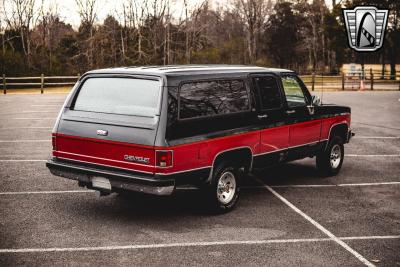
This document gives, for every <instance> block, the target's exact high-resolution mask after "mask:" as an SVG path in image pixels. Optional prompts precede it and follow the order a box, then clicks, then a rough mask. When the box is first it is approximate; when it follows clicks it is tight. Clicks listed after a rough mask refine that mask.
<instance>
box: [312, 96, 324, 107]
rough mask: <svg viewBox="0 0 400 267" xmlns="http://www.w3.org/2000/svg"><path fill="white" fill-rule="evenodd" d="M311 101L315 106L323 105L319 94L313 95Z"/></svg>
mask: <svg viewBox="0 0 400 267" xmlns="http://www.w3.org/2000/svg"><path fill="white" fill-rule="evenodd" d="M311 102H312V105H313V106H321V104H322V103H321V98H319V97H318V96H316V95H313V96H312V98H311Z"/></svg>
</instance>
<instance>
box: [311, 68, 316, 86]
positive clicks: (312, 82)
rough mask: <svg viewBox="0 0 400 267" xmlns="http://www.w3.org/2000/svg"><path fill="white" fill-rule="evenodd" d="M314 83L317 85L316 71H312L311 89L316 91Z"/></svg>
mask: <svg viewBox="0 0 400 267" xmlns="http://www.w3.org/2000/svg"><path fill="white" fill-rule="evenodd" d="M314 85H315V73H314V72H313V73H312V77H311V90H312V91H314Z"/></svg>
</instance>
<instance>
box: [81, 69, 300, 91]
mask: <svg viewBox="0 0 400 267" xmlns="http://www.w3.org/2000/svg"><path fill="white" fill-rule="evenodd" d="M265 72H268V73H275V74H279V73H288V72H293V71H291V70H286V69H277V68H264V67H257V66H248V65H167V66H140V67H135V66H133V67H119V68H107V69H98V70H92V71H89V72H87V73H85V75H84V76H86V75H89V74H133V75H135V74H137V75H146V76H157V77H162V78H165V79H166V80H167V83H168V86H176V85H177V84H179V83H180V82H181V81H185V80H193V79H206V78H225V77H226V78H228V77H242V76H246V75H248V74H249V73H265Z"/></svg>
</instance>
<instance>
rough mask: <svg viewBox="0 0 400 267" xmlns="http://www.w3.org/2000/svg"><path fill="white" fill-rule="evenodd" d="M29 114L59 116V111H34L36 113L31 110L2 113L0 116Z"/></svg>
mask: <svg viewBox="0 0 400 267" xmlns="http://www.w3.org/2000/svg"><path fill="white" fill-rule="evenodd" d="M21 113H23V114H29V113H54V114H57V113H58V111H57V110H40V111H38V110H34V111H29V110H21V111H15V112H8V113H0V116H7V115H15V114H21Z"/></svg>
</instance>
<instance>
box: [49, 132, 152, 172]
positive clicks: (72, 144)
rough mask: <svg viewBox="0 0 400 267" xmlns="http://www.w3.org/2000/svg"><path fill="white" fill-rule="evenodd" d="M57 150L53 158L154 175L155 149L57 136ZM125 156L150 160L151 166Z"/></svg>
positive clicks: (99, 140)
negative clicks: (131, 160)
mask: <svg viewBox="0 0 400 267" xmlns="http://www.w3.org/2000/svg"><path fill="white" fill-rule="evenodd" d="M53 136H56V146H57V150H56V151H53V156H55V157H60V158H65V159H72V160H78V161H84V162H89V163H96V164H102V165H107V166H112V167H118V168H124V169H130V170H137V171H142V172H149V173H154V171H155V167H154V165H155V159H154V156H155V155H154V153H155V149H154V147H148V146H141V145H135V144H127V143H123V142H113V141H108V140H101V139H93V138H82V137H77V136H67V135H62V134H55V135H53ZM125 155H135V156H140V157H146V158H149V159H150V161H149V164H148V165H145V164H139V163H134V162H129V161H125V160H124V156H125Z"/></svg>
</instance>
